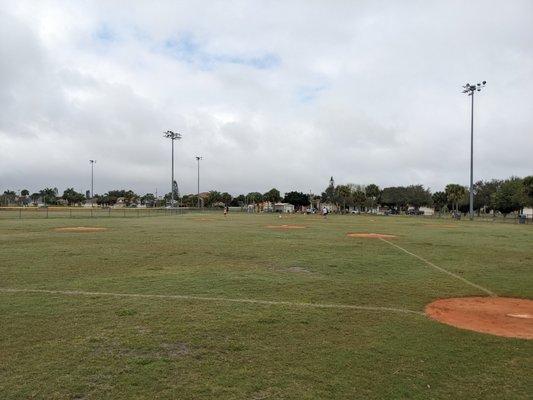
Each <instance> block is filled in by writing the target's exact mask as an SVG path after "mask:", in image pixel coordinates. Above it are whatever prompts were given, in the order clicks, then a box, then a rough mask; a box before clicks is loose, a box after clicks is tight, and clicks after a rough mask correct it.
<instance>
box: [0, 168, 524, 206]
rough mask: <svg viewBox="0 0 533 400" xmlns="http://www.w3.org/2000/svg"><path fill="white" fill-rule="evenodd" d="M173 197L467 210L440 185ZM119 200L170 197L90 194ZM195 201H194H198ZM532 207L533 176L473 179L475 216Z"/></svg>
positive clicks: (30, 197)
mask: <svg viewBox="0 0 533 400" xmlns="http://www.w3.org/2000/svg"><path fill="white" fill-rule="evenodd" d="M174 190H175V193H174V197H175V199H176V201H177V205H180V206H183V207H196V206H197V205H198V204H201V205H202V206H204V207H217V206H220V207H222V206H235V207H236V206H240V207H243V206H246V205H250V204H252V205H257V204H260V203H263V202H272V203H277V202H281V201H282V202H284V203H290V204H292V205H294V207H295V209H302V208H303V207H308V206H310V205H313V206H314V205H318V204H323V203H328V204H332V205H335V207H336V208H337V210H339V211H341V212H342V211H345V210H348V209H359V210H367V209H375V208H376V207H378V206H382V207H387V208H389V209H395V210H397V211H403V210H406V209H407V208H409V207H412V208H415V209H418V208H420V207H423V206H428V207H429V206H432V207H434V208H435V210H436V211H438V212H446V211H450V210H453V211H458V212H467V211H468V208H469V191H468V188H467V187H465V186H462V185H459V184H456V183H450V184H448V185H446V187H445V188H444V190H443V191H436V192H434V193H431V192H430V190H429V189H428V188H425V187H424V186H423V185H409V186H391V187H385V188H383V189H381V188H379V186H377V185H376V184H369V185H356V184H341V185H335V181H334V180H333V177H331V179H330V182H329V185H328V186H327V187H326V188H325V190H324V191H323V192H322V193H321V195H312V194H304V193H303V192H299V191H289V192H286V193H285V195H284V196H282V195H281V193H280V191H279V190H278V189H276V188H272V189H270V190H269V191H267V192H265V193H260V192H250V193H248V194H240V195H237V196H232V195H231V194H229V193H228V192H219V191H217V190H211V191H209V192H207V193H203V194H201V195H200V199H198V196H197V195H196V194H185V195H183V196H180V195H179V192H178V190H177V185H175V188H174ZM119 199H120V201H121V203H122V204H124V205H125V206H132V205H137V204H139V203H140V204H142V205H146V206H148V207H160V206H165V205H167V204H170V202H171V193H170V192H169V193H167V194H165V195H164V196H163V198H162V199H161V198H157V197H156V196H155V195H154V194H153V193H146V194H144V195H142V196H141V195H138V194H136V193H135V192H134V191H133V190H125V189H120V190H110V191H108V192H106V193H105V194H103V195H98V194H97V195H94V199H92V201H94V202H95V203H96V204H98V205H101V206H113V205H115V204H117V202H118V201H119ZM88 200H90V199H88V198H87V197H86V196H85V195H84V194H82V193H79V192H77V191H76V190H74V189H73V188H67V189H66V190H64V191H63V194H62V195H61V196H60V195H59V191H58V189H57V188H49V187H47V188H44V189H41V190H40V191H38V192H35V193H32V194H30V192H29V191H28V190H27V189H23V190H21V192H20V195H18V196H17V194H16V193H15V192H14V191H12V190H6V191H4V192H3V194H1V195H0V205H5V206H7V205H9V204H14V203H16V202H18V204H19V205H28V204H31V203H33V204H36V203H37V201H41V202H42V203H44V204H46V205H57V204H65V203H66V204H68V205H79V204H82V203H84V202H86V201H88ZM199 200H200V201H199ZM532 206H533V175H530V176H526V177H524V178H519V177H515V176H513V177H510V178H508V179H503V180H499V179H492V180H490V181H478V182H476V183H475V184H474V210H476V211H477V212H478V214H479V213H482V212H483V213H488V212H491V211H498V212H501V213H502V214H508V213H511V212H515V211H522V210H523V209H524V207H532Z"/></svg>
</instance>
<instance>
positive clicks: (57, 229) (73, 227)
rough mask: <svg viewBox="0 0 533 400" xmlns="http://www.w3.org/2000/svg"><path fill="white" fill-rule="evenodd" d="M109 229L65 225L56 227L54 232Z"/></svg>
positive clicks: (105, 229)
mask: <svg viewBox="0 0 533 400" xmlns="http://www.w3.org/2000/svg"><path fill="white" fill-rule="evenodd" d="M102 231H107V228H102V227H95V226H65V227H62V228H54V232H102Z"/></svg>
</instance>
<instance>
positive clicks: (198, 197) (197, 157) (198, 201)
mask: <svg viewBox="0 0 533 400" xmlns="http://www.w3.org/2000/svg"><path fill="white" fill-rule="evenodd" d="M202 159H203V157H200V156H196V161H197V162H198V190H197V199H196V200H197V204H198V208H200V160H202Z"/></svg>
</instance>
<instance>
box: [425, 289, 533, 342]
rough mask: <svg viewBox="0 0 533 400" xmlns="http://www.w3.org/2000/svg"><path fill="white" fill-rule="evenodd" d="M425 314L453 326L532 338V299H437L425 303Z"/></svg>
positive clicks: (494, 333) (497, 334)
mask: <svg viewBox="0 0 533 400" xmlns="http://www.w3.org/2000/svg"><path fill="white" fill-rule="evenodd" d="M426 314H427V315H428V316H429V317H430V318H433V319H435V320H437V321H439V322H442V323H445V324H448V325H452V326H455V327H457V328H462V329H468V330H471V331H476V332H482V333H489V334H491V335H496V336H505V337H515V338H521V339H533V300H527V299H513V298H508V297H463V298H454V299H440V300H437V301H434V302H433V303H430V304H428V305H427V306H426Z"/></svg>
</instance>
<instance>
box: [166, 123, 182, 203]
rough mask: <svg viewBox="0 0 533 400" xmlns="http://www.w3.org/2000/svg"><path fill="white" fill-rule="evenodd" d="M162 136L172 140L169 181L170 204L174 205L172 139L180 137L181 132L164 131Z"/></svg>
mask: <svg viewBox="0 0 533 400" xmlns="http://www.w3.org/2000/svg"><path fill="white" fill-rule="evenodd" d="M163 136H164V137H166V138H167V139H170V140H171V142H172V171H171V181H170V199H171V200H170V206H171V207H174V141H175V140H180V139H181V133H178V132H172V131H166V132H164V135H163Z"/></svg>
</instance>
